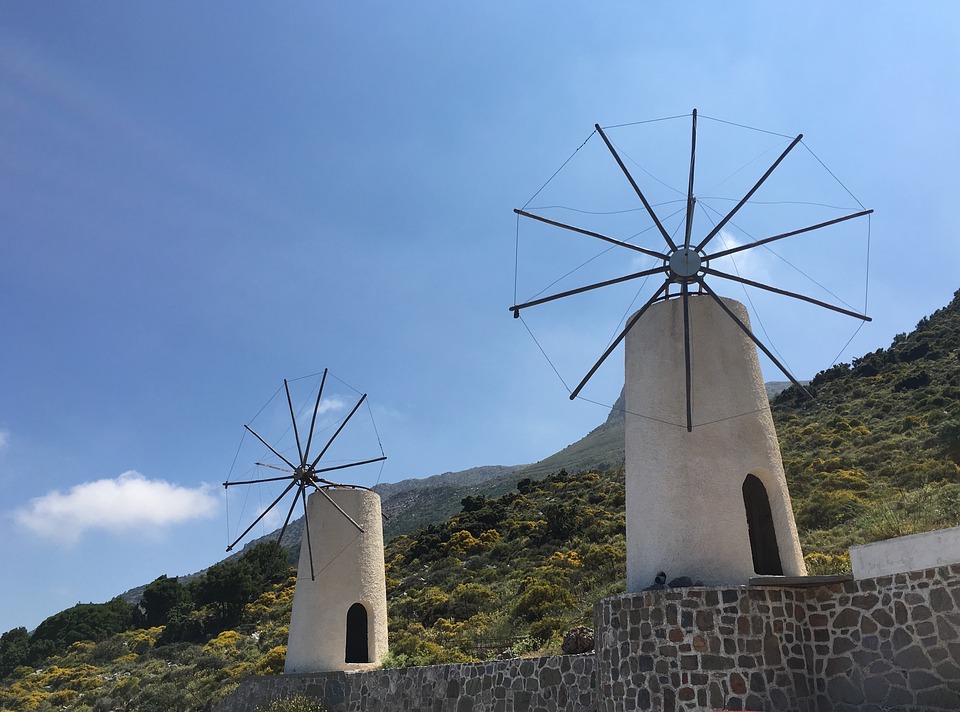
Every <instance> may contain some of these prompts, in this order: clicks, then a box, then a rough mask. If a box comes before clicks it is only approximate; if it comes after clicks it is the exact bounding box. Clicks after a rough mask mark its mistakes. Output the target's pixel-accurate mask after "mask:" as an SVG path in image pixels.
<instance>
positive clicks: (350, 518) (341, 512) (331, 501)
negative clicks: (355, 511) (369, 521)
mask: <svg viewBox="0 0 960 712" xmlns="http://www.w3.org/2000/svg"><path fill="white" fill-rule="evenodd" d="M317 492H319V493H320V494H322V495H323V496H324V497H326V498H327V501H328V502H329V503H330V504H332V505H333V506H334V507H336V508H337V511H339V512H340V514H342V515H343V516H345V517H346V518H347V519H349V520H350V523H351V524H352V525H353V526H355V527H356V528H357V529H358V530H359V531H360V533H361V534H363V527H361V526H360V525H359V524H357V522H356V521H355V520H354V518H353V517H351V516H350V515H349V514H347V513H346V512H345V511H343V507H341V506H340V505H339V504H337V503H336V502H334V501H333V498H332V497H331V496H330V495H328V494H327V493H326V492H324V491H323V490H322V489H319V488H317Z"/></svg>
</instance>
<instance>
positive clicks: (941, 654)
mask: <svg viewBox="0 0 960 712" xmlns="http://www.w3.org/2000/svg"><path fill="white" fill-rule="evenodd" d="M596 620H597V628H598V631H599V635H598V636H597V642H598V644H597V651H596V655H597V679H598V685H599V689H598V692H597V699H598V707H599V709H600V710H601V711H603V712H614V711H617V712H620V711H621V710H622V711H627V710H702V709H718V710H721V709H722V710H765V711H766V712H788V711H789V712H828V711H830V712H881V711H883V712H894V711H895V712H907V711H908V710H909V711H914V710H923V711H924V712H947V711H948V710H958V709H960V564H956V565H952V566H942V567H937V568H934V569H927V570H924V571H915V572H912V573H909V574H896V575H894V576H886V577H881V578H876V579H865V580H862V581H846V582H843V583H836V584H832V585H823V586H817V587H812V588H802V587H772V586H764V587H740V588H727V589H710V588H706V589H704V588H691V589H671V590H665V591H655V592H648V593H642V594H626V595H623V596H617V597H614V598H608V599H604V600H602V601H599V602H598V603H597V607H596Z"/></svg>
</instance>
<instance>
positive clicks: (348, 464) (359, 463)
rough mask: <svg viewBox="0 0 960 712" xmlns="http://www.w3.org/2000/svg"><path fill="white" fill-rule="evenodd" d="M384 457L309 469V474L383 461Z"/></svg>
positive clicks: (385, 457)
mask: <svg viewBox="0 0 960 712" xmlns="http://www.w3.org/2000/svg"><path fill="white" fill-rule="evenodd" d="M386 459H387V456H386V455H383V456H381V457H374V458H372V459H370V460H360V461H358V462H350V463H347V464H346V465H333V466H332V467H320V468H317V469H315V470H311V474H313V475H319V474H320V473H322V472H333V471H334V470H345V469H347V468H348V467H359V466H360V465H369V464H370V463H372V462H383V461H384V460H386Z"/></svg>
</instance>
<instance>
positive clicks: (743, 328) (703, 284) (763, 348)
mask: <svg viewBox="0 0 960 712" xmlns="http://www.w3.org/2000/svg"><path fill="white" fill-rule="evenodd" d="M696 280H697V282H699V283H700V288H701V289H703V290H704V291H705V292H706V293H707V294H709V295H710V296H711V297H713V300H714V301H715V302H716V303H717V304H719V305H720V308H721V309H723V310H724V311H725V312H726V313H727V316H729V317H730V318H731V319H733V321H734V322H735V323H736V325H737V326H739V327H740V330H741V331H742V332H743V333H744V334H746V335H747V336H748V337H749V338H750V340H751V341H752V342H753V343H754V344H756V345H757V348H759V349H760V350H761V351H763V353H765V354H766V355H767V358H769V359H770V360H771V361H773V363H774V364H775V365H776V367H777V368H779V369H780V371H782V372H783V375H785V376H786V377H787V378H789V379H790V382H791V383H792V384H793V385H795V386H796V387H797V388H799V389H800V391H801V392H802V393H803V394H804V395H805V396H806V397H807V398H809V399H811V400H813V396H812V395H811V394H810V391H808V390H807V389H806V388H804V387H803V385H801V383H800V381H798V380H797V379H796V378H794V377H793V374H792V373H790V371H788V370H787V367H786V366H784V365H783V364H782V363H780V361H778V360H777V357H776V356H774V355H773V354H772V353H771V352H770V349H768V348H767V347H766V346H764V345H763V342H761V341H760V339H758V338H757V337H756V336H754V335H753V332H752V331H750V327H748V326H747V325H746V324H744V323H743V322H742V321H740V319H739V318H738V317H737V315H736V314H734V313H733V312H732V311H731V310H730V308H729V307H728V306H727V305H726V304H724V302H723V300H722V299H721V298H720V297H718V296H717V295H716V293H715V292H714V291H713V290H712V289H710V287H708V286H707V283H706V282H704V281H703V279H701V278H700V277H696Z"/></svg>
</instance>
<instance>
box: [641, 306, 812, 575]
mask: <svg viewBox="0 0 960 712" xmlns="http://www.w3.org/2000/svg"><path fill="white" fill-rule="evenodd" d="M724 302H725V303H726V304H727V306H728V307H729V308H730V309H731V310H732V311H733V312H734V313H735V314H737V316H738V317H739V318H740V319H741V321H743V322H744V323H745V324H747V325H748V326H749V318H748V315H747V311H746V309H745V308H744V306H743V305H742V304H740V303H739V302H736V301H734V300H732V299H724ZM689 311H690V332H691V363H692V373H693V384H692V402H693V425H694V428H693V432H687V430H686V387H685V368H684V353H683V304H682V301H681V300H680V299H673V300H669V301H664V302H659V303H657V304H655V305H653V306H652V307H650V309H649V310H648V311H647V312H646V313H645V314H644V315H643V317H642V318H641V319H640V320H639V322H637V324H636V325H635V326H634V328H633V329H632V330H631V331H630V333H629V334H628V336H627V339H626V369H625V371H626V408H627V415H626V499H627V590H628V591H639V590H642V589H643V588H645V587H646V586H649V585H650V584H652V583H653V580H654V577H655V576H656V574H657V572H658V571H664V572H666V574H667V578H668V580H670V579H672V578H674V577H676V576H690V577H691V578H693V579H694V580H702V581H703V582H704V584H706V585H720V584H745V583H747V581H748V579H749V578H750V577H752V576H755V575H756V573H755V572H754V570H753V558H752V554H751V549H750V539H749V532H748V528H747V519H746V512H745V509H744V504H743V492H742V486H743V481H744V478H745V477H746V476H747V475H748V474H753V475H755V476H756V477H758V478H760V480H761V481H762V482H763V484H764V487H765V488H766V490H767V496H768V498H769V500H770V509H771V512H772V514H773V519H774V526H775V529H776V532H777V543H778V546H779V549H780V559H781V562H782V564H783V572H784V575H787V576H799V575H805V574H806V568H805V566H804V563H803V555H802V553H801V551H800V544H799V540H798V538H797V531H796V524H795V523H794V519H793V510H792V508H791V505H790V495H789V492H788V491H787V484H786V478H785V477H784V472H783V463H782V460H781V457H780V446H779V443H778V441H777V436H776V431H775V430H774V427H773V419H772V416H771V414H770V405H769V401H768V399H767V394H766V390H765V389H764V385H763V376H762V373H761V371H760V364H759V361H758V359H757V352H756V347H755V346H754V344H753V343H752V342H751V341H750V340H749V339H748V338H747V336H746V335H745V334H743V332H742V331H741V330H740V329H739V327H737V325H736V324H735V323H734V322H733V321H732V320H731V319H730V317H729V316H727V315H726V314H725V313H724V312H723V310H722V309H721V308H720V307H719V305H717V304H716V302H714V301H713V299H712V298H710V297H709V296H695V297H694V296H691V298H690V299H689Z"/></svg>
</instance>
